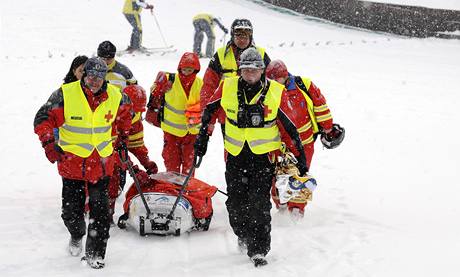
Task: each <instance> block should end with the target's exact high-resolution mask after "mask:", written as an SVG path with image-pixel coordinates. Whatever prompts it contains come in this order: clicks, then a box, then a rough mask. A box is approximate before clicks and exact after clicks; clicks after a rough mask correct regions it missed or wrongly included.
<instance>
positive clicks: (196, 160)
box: [190, 155, 203, 171]
mask: <svg viewBox="0 0 460 277" xmlns="http://www.w3.org/2000/svg"><path fill="white" fill-rule="evenodd" d="M202 160H203V157H201V156H198V155H195V156H194V157H193V170H195V168H199V167H200V165H201V161H202ZM190 171H192V169H190Z"/></svg>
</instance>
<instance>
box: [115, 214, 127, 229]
mask: <svg viewBox="0 0 460 277" xmlns="http://www.w3.org/2000/svg"><path fill="white" fill-rule="evenodd" d="M128 219H129V215H128V214H127V213H124V214H122V215H121V216H120V218H118V224H117V225H118V228H120V229H126V221H128Z"/></svg>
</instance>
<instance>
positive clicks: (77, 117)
mask: <svg viewBox="0 0 460 277" xmlns="http://www.w3.org/2000/svg"><path fill="white" fill-rule="evenodd" d="M70 119H72V120H83V116H76V115H73V116H71V117H70Z"/></svg>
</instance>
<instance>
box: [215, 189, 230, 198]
mask: <svg viewBox="0 0 460 277" xmlns="http://www.w3.org/2000/svg"><path fill="white" fill-rule="evenodd" d="M217 191H218V192H220V193H222V194H223V195H225V196H227V197H228V194H227V193H225V192H223V191H221V190H220V189H217Z"/></svg>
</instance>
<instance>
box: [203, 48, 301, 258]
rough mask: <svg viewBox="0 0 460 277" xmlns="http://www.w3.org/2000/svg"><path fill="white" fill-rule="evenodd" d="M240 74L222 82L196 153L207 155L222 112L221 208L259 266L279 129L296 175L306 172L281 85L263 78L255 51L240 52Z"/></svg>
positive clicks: (267, 245)
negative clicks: (291, 148)
mask: <svg viewBox="0 0 460 277" xmlns="http://www.w3.org/2000/svg"><path fill="white" fill-rule="evenodd" d="M239 69H240V70H241V76H235V77H229V78H226V79H224V81H223V82H222V83H221V84H220V86H219V88H218V89H217V91H216V93H215V94H214V96H213V97H212V98H211V100H210V101H209V103H208V105H207V106H206V109H205V110H204V113H203V116H202V127H201V129H200V132H199V134H198V137H197V139H196V142H195V154H196V155H197V156H198V157H203V156H204V155H205V154H206V149H207V143H208V139H209V125H210V122H211V118H212V117H213V116H214V115H215V114H216V113H218V112H223V113H224V114H225V117H226V119H225V138H224V147H225V150H226V151H227V152H228V155H227V159H226V172H225V179H226V182H227V193H228V199H227V201H226V202H225V204H226V206H227V211H228V214H229V221H230V225H231V227H232V229H233V232H234V233H235V235H237V237H238V245H239V246H240V249H241V250H247V255H248V256H249V257H250V259H251V261H252V262H253V263H254V265H255V266H256V267H258V266H263V265H266V264H267V260H266V259H265V256H266V255H267V253H268V252H269V250H270V240H271V238H270V231H271V224H270V222H271V217H270V209H271V202H270V188H271V185H272V182H273V177H274V169H275V165H274V163H273V159H272V158H273V155H274V152H275V151H277V150H279V148H280V146H281V139H280V132H279V128H280V127H282V128H284V129H285V130H286V131H287V133H288V134H289V135H290V136H291V139H292V140H293V141H295V142H296V146H297V149H298V150H299V151H298V153H300V154H299V156H298V157H297V159H298V161H299V164H298V168H299V171H300V174H301V175H305V174H306V172H307V171H308V168H307V165H306V161H305V154H304V151H302V143H301V140H300V137H299V133H298V132H297V130H296V127H295V125H294V124H293V123H292V122H291V121H290V119H289V118H288V117H287V116H286V112H285V111H286V110H288V107H286V106H285V104H284V103H287V101H286V99H284V97H285V93H284V90H285V89H284V86H283V85H281V84H279V83H277V82H275V81H271V80H268V79H265V76H264V69H265V64H264V61H263V59H262V56H261V55H260V53H259V52H258V51H257V49H255V48H254V47H250V48H248V49H246V50H245V51H243V53H242V54H241V57H240V65H239Z"/></svg>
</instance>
